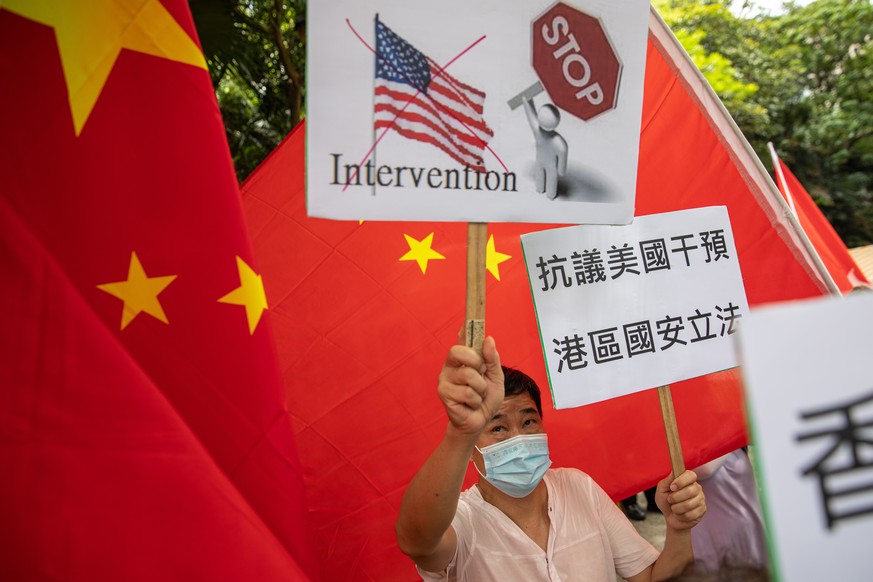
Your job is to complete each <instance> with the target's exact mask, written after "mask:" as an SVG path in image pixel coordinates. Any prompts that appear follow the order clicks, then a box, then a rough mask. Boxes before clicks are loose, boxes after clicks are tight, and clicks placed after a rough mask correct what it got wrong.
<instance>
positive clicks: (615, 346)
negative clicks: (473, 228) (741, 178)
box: [521, 206, 749, 408]
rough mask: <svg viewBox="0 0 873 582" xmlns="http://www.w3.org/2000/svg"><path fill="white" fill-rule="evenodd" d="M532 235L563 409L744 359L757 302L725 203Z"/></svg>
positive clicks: (542, 320)
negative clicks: (752, 301)
mask: <svg viewBox="0 0 873 582" xmlns="http://www.w3.org/2000/svg"><path fill="white" fill-rule="evenodd" d="M521 240H522V248H523V250H524V260H525V264H526V265H527V271H528V277H529V279H530V284H531V292H532V294H533V299H534V307H535V310H536V315H537V320H538V322H539V327H540V335H541V339H542V344H543V352H544V356H545V359H546V369H547V370H548V373H549V383H550V385H551V388H552V397H553V399H554V402H555V407H556V408H570V407H574V406H583V405H585V404H591V403H593V402H599V401H601V400H607V399H609V398H615V397H617V396H622V395H624V394H630V393H632V392H638V391H640V390H645V389H648V388H654V387H657V386H663V385H665V384H669V383H671V382H678V381H680V380H686V379H688V378H694V377H696V376H702V375H704V374H708V373H711V372H717V371H720V370H725V369H727V368H731V367H734V366H736V365H737V357H736V350H735V347H734V342H733V338H732V336H733V335H734V334H735V333H736V331H737V328H738V325H739V321H740V320H741V319H742V318H743V317H745V316H746V315H747V314H748V311H749V307H748V304H747V302H746V294H745V291H744V288H743V281H742V276H741V274H740V267H739V263H738V261H737V253H736V249H735V248H734V240H733V235H732V233H731V228H730V221H729V219H728V213H727V209H726V208H725V207H721V206H719V207H711V208H698V209H693V210H683V211H680V212H670V213H665V214H658V215H652V216H644V217H638V218H636V219H635V220H634V223H633V224H632V225H630V226H574V227H568V228H559V229H553V230H547V231H541V232H537V233H531V234H526V235H523V236H522V237H521Z"/></svg>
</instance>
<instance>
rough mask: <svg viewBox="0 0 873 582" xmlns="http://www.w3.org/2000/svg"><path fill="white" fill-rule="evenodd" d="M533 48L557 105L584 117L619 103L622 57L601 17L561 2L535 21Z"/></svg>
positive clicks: (541, 75)
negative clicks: (620, 59)
mask: <svg viewBox="0 0 873 582" xmlns="http://www.w3.org/2000/svg"><path fill="white" fill-rule="evenodd" d="M532 49H533V50H532V61H533V68H534V71H536V73H537V76H539V78H540V82H542V84H543V87H544V88H545V90H546V91H547V92H548V94H549V96H550V97H551V98H552V101H554V103H555V105H557V106H558V107H560V108H561V109H563V110H564V111H567V112H568V113H571V114H573V115H575V116H576V117H579V118H581V119H583V120H586V121H587V120H589V119H592V118H593V117H595V116H597V115H600V114H601V113H603V112H605V111H609V110H610V109H613V108H614V107H615V105H616V102H617V101H618V86H619V81H620V79H621V61H619V59H618V55H617V54H616V52H615V49H614V48H613V46H612V43H611V42H610V40H609V36H608V35H607V34H606V30H605V29H604V28H603V23H601V22H600V19H598V18H596V17H594V16H591V15H590V14H586V13H585V12H582V11H580V10H577V9H576V8H571V7H570V6H567V5H566V4H564V3H563V2H558V3H556V4H554V5H553V6H552V7H551V8H549V9H548V10H546V11H545V12H544V13H543V14H542V15H540V16H539V17H538V18H537V19H536V20H534V21H533V30H532Z"/></svg>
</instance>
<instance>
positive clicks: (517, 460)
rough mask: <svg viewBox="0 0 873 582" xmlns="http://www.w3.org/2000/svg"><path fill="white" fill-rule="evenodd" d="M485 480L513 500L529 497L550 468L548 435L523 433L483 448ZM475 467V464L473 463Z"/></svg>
mask: <svg viewBox="0 0 873 582" xmlns="http://www.w3.org/2000/svg"><path fill="white" fill-rule="evenodd" d="M476 450H477V451H479V452H480V453H482V459H483V460H484V461H485V474H484V475H482V472H481V471H479V467H476V471H479V474H480V475H482V476H483V477H484V478H485V480H486V481H488V482H489V483H491V484H492V485H494V486H495V487H497V488H498V489H499V490H501V491H503V492H504V493H506V494H507V495H509V496H510V497H515V498H521V497H527V496H528V495H530V493H531V491H533V490H534V489H535V488H536V486H537V485H538V484H539V482H540V481H541V480H542V478H543V475H545V474H546V471H547V470H548V468H549V467H550V466H551V464H552V461H551V459H549V441H548V437H546V435H545V434H520V435H518V436H514V437H512V438H510V439H506V440H505V441H501V442H499V443H495V444H493V445H489V446H487V447H485V448H483V449H480V448H479V447H476ZM473 466H476V463H473Z"/></svg>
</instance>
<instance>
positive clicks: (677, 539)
mask: <svg viewBox="0 0 873 582" xmlns="http://www.w3.org/2000/svg"><path fill="white" fill-rule="evenodd" d="M671 477H672V476H671ZM671 477H667V478H666V479H664V480H663V481H661V482H660V483H658V487H657V489H656V490H655V502H656V503H657V504H658V508H660V510H661V512H662V513H663V514H664V520H665V521H666V522H667V532H666V537H665V539H664V549H663V550H662V551H661V555H659V556H658V559H657V560H655V563H654V564H652V565H651V566H649V567H648V568H646V569H645V570H643V571H642V572H640V573H639V574H637V575H636V576H633V577H631V578H628V582H649V581H652V582H654V581H662V580H670V579H671V578H674V577H676V576H678V575H679V574H681V573H682V572H683V571H684V570H685V568H687V567H688V566H689V565H691V564H692V563H693V562H694V550H693V549H692V547H691V528H693V527H694V526H695V525H697V524H698V523H700V520H701V519H702V518H703V514H704V513H706V499H705V498H704V496H703V489H702V488H701V487H700V484H698V483H697V475H695V474H694V472H693V471H685V472H684V473H682V474H681V475H679V478H678V479H675V480H674V479H671Z"/></svg>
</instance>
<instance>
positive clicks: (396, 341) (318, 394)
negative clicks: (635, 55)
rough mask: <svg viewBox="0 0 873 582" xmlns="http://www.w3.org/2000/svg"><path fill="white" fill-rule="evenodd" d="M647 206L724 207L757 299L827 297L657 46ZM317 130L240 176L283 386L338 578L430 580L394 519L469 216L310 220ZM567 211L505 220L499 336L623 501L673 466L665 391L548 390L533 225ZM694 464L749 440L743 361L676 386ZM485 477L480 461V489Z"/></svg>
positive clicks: (326, 566) (433, 437) (428, 413)
mask: <svg viewBox="0 0 873 582" xmlns="http://www.w3.org/2000/svg"><path fill="white" fill-rule="evenodd" d="M642 127H643V130H642V143H641V150H640V171H639V184H638V187H639V190H638V194H637V214H638V215H642V214H650V213H657V212H666V211H671V210H679V209H683V208H690V207H700V206H709V205H726V206H727V207H728V210H729V213H730V216H731V221H732V224H733V230H734V237H735V239H736V244H737V252H738V253H739V258H740V265H741V269H742V272H743V275H744V279H745V284H746V290H747V296H748V299H749V302H750V303H751V304H752V305H758V304H762V303H767V302H774V301H781V300H788V299H797V298H802V297H809V296H814V295H819V294H821V290H820V289H819V287H818V286H817V285H816V283H815V282H814V281H813V280H812V279H811V278H810V275H809V270H808V267H807V266H805V265H803V264H801V263H799V262H797V259H796V258H795V253H794V251H793V250H792V249H790V248H789V247H788V246H787V245H786V243H785V242H784V241H783V239H782V238H781V236H780V234H779V233H778V232H777V231H776V230H775V229H774V228H773V227H772V221H771V219H772V217H771V216H770V215H769V214H768V212H766V211H765V210H763V209H762V207H761V206H760V205H759V204H758V202H757V198H756V196H755V195H753V194H752V193H751V192H750V190H749V186H747V183H746V181H745V174H744V172H743V171H742V169H741V168H738V167H737V166H736V164H735V162H734V161H733V159H732V157H731V156H730V154H729V153H728V152H727V150H726V149H725V147H724V146H723V145H722V140H721V139H720V136H719V135H718V134H717V133H716V132H715V131H714V130H713V129H712V125H711V124H710V123H709V121H708V119H707V117H706V115H705V114H704V113H703V112H702V111H700V110H699V109H698V108H697V106H696V104H695V102H694V101H693V100H692V98H691V97H690V96H689V94H688V92H687V91H686V89H685V87H684V86H683V84H682V83H680V82H679V81H678V80H677V78H676V76H675V75H674V73H673V71H672V70H671V69H670V67H669V66H668V65H667V63H666V62H665V60H664V58H663V57H662V56H661V54H660V53H659V52H658V50H657V48H656V47H655V46H654V45H653V44H650V45H649V51H648V62H647V72H646V89H645V103H644V107H643V126H642ZM304 131H305V130H304V127H303V125H301V126H299V127H298V128H297V129H296V130H295V131H294V132H293V133H292V134H291V135H290V136H289V137H288V138H287V139H286V140H285V142H284V143H282V144H281V145H280V146H279V147H278V148H277V149H276V150H275V151H274V152H273V154H272V155H271V156H270V157H269V158H268V159H267V160H266V161H265V162H264V163H263V164H262V165H261V167H260V168H259V169H258V170H256V171H255V172H254V173H253V174H252V176H251V177H250V178H249V180H247V181H246V182H245V184H243V204H244V207H245V211H246V214H247V218H248V222H249V224H250V226H251V230H252V236H253V242H254V245H255V253H256V255H257V257H258V260H259V264H260V265H261V266H262V268H263V270H264V273H265V284H266V287H267V297H268V299H269V301H270V304H271V305H273V306H274V308H273V309H272V311H271V314H270V316H271V318H272V322H273V326H274V329H275V331H276V335H277V340H278V346H279V359H280V361H281V364H282V368H283V370H284V376H285V390H286V397H287V399H288V402H289V407H290V409H291V410H292V411H293V415H294V417H295V421H296V422H295V431H296V436H297V439H298V443H299V446H300V453H301V460H302V462H303V466H304V473H305V480H306V486H307V487H306V488H307V503H308V506H309V512H310V515H311V517H312V519H313V523H314V527H315V535H316V543H317V544H318V549H319V554H320V557H321V563H322V576H323V578H324V579H325V580H370V581H380V582H382V581H386V580H416V579H418V578H417V577H416V574H415V571H414V569H413V566H412V562H411V561H410V560H409V559H407V558H406V557H405V556H403V555H402V554H401V553H400V551H399V550H398V549H397V545H396V540H395V536H394V530H393V525H394V521H395V519H396V517H397V511H398V508H399V504H400V500H401V497H402V495H403V491H404V489H405V487H406V485H407V484H408V483H409V481H410V479H411V478H412V476H413V474H414V473H415V471H416V470H417V469H418V468H419V467H420V466H421V464H422V463H423V461H424V460H425V458H426V457H427V456H428V455H429V454H430V452H431V451H432V450H433V448H434V447H435V446H436V444H437V442H438V441H439V439H440V438H441V436H442V434H443V431H444V428H445V425H446V417H445V413H444V411H443V409H442V406H441V405H440V403H439V400H438V398H437V396H436V377H437V374H438V372H439V369H440V366H441V363H442V360H443V358H444V357H445V353H446V350H447V349H448V346H450V345H451V344H452V343H454V342H455V341H456V339H457V332H458V329H459V327H460V326H461V324H462V321H463V318H464V305H465V299H464V297H465V262H466V250H465V244H466V225H465V224H452V223H397V222H395V223H385V222H372V221H367V222H364V223H362V224H359V223H358V222H354V221H351V222H342V221H329V220H321V219H314V218H308V217H307V216H306V211H305V189H304V151H305V144H304ZM539 228H552V225H549V226H542V225H530V224H526V225H519V224H490V225H489V233H490V234H493V235H494V238H495V244H496V249H497V250H498V251H499V252H502V253H506V254H509V255H511V257H512V258H511V259H509V260H508V261H506V262H503V263H502V264H500V265H499V272H500V280H499V281H498V280H496V279H495V278H494V277H492V276H491V275H488V288H487V300H486V309H487V315H486V326H487V330H486V331H487V333H488V334H490V335H493V336H495V338H496V340H497V345H498V349H499V350H500V353H501V357H502V359H503V362H504V363H505V364H508V365H511V366H514V367H518V368H521V369H523V370H525V371H526V372H528V373H529V374H531V375H532V376H533V378H534V379H535V380H536V381H537V382H538V383H539V385H540V386H541V387H543V389H544V391H545V392H544V398H545V400H546V401H545V402H544V408H545V410H544V422H545V426H546V429H547V431H548V432H549V436H550V439H549V443H550V447H551V449H552V456H553V459H554V461H555V464H556V465H557V466H575V467H579V468H581V469H583V470H585V471H587V472H588V473H590V474H591V475H592V476H593V477H594V478H595V479H596V480H597V481H598V482H599V483H600V484H601V485H602V486H603V487H604V488H605V489H606V490H607V491H608V492H609V493H610V494H611V495H612V496H613V497H614V498H616V499H618V498H622V497H625V496H627V495H628V494H631V493H634V492H637V491H640V490H642V489H643V488H645V487H647V486H649V485H651V484H653V483H654V482H656V481H657V480H658V479H660V478H662V477H663V476H665V475H666V474H668V473H669V472H670V461H669V456H668V452H667V446H666V438H665V436H664V430H663V424H662V420H661V414H660V408H659V405H658V398H657V393H656V391H654V390H651V391H646V392H643V393H639V394H635V395H631V396H627V397H623V398H618V399H615V400H611V401H607V402H602V403H599V404H595V405H591V406H587V407H583V408H577V409H569V410H561V411H556V410H554V408H553V407H552V406H551V402H550V397H549V395H548V391H547V390H548V388H547V386H548V384H547V382H546V375H545V369H544V364H543V356H542V351H541V347H540V343H539V337H538V334H537V325H536V320H535V318H534V313H533V306H532V301H531V297H530V290H529V284H528V281H527V277H526V274H525V270H524V264H523V258H522V253H521V248H520V243H519V239H518V236H519V234H521V233H523V232H529V231H531V230H536V229H539ZM431 232H433V233H434V236H433V248H434V249H435V250H436V251H437V252H439V253H440V254H442V255H443V256H444V257H445V259H444V260H431V261H430V262H429V264H428V267H427V271H426V273H425V274H422V272H421V270H420V269H419V267H418V265H417V264H416V263H415V262H414V261H399V260H398V259H399V258H400V257H401V256H403V255H404V254H405V253H406V252H407V251H408V250H409V246H408V245H407V243H406V241H405V238H404V234H408V235H410V236H412V237H414V238H416V239H417V240H422V239H424V238H425V237H426V236H427V235H429V234H430V233H431ZM672 392H673V398H674V404H675V408H676V416H677V422H678V425H679V430H680V436H681V439H682V444H683V448H684V453H685V462H686V465H687V466H692V467H693V466H696V465H698V464H701V463H703V462H705V461H708V460H710V459H713V458H715V457H717V456H719V455H721V454H724V453H726V452H728V451H730V450H733V449H735V448H737V447H739V446H741V445H743V444H746V443H747V442H748V437H747V434H746V430H745V420H744V414H743V407H744V403H743V398H742V392H741V389H740V386H739V379H738V373H737V371H735V370H734V371H727V372H722V373H718V374H713V375H710V376H707V377H704V378H699V379H695V380H690V381H686V382H681V383H679V384H675V385H673V386H672ZM474 481H475V472H474V471H473V470H472V469H471V470H470V471H469V472H468V475H467V485H469V484H472V483H473V482H474Z"/></svg>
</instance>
